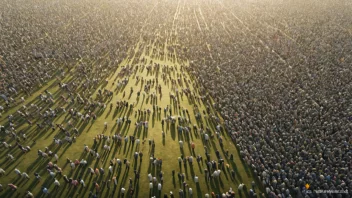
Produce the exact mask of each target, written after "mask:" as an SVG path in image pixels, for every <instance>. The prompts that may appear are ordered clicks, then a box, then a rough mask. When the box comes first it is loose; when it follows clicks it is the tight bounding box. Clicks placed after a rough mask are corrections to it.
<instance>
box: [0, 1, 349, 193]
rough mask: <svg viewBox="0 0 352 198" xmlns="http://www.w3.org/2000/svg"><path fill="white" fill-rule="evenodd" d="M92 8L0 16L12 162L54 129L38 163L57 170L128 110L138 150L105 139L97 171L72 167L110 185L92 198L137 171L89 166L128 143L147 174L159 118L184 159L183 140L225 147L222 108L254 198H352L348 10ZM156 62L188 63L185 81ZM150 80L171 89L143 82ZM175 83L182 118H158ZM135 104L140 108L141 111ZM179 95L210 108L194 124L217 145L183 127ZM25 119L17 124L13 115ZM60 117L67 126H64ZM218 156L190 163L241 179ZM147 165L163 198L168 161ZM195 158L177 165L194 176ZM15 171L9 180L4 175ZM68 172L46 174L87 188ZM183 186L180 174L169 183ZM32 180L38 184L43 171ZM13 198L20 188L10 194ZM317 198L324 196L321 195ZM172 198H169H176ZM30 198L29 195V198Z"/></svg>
mask: <svg viewBox="0 0 352 198" xmlns="http://www.w3.org/2000/svg"><path fill="white" fill-rule="evenodd" d="M96 5H97V4H96V2H95V1H84V2H82V1H73V2H62V1H55V2H42V4H41V5H36V4H34V3H32V2H21V4H19V2H17V1H14V2H10V0H5V1H2V2H1V3H0V7H2V8H1V11H2V14H1V15H0V17H1V18H0V27H2V28H0V34H1V35H2V39H3V40H4V42H0V75H1V78H0V80H1V81H0V97H1V98H0V100H1V102H0V117H1V119H2V120H4V124H2V125H3V126H1V127H0V132H1V133H3V134H5V135H6V137H5V138H3V140H2V141H1V142H2V148H4V149H5V150H6V155H4V156H6V159H9V160H10V161H15V160H17V159H16V158H17V157H18V156H20V155H18V156H13V154H12V153H11V152H7V150H9V149H11V148H14V147H18V148H20V150H21V151H22V153H23V154H25V153H27V152H33V151H31V147H32V145H34V144H35V141H36V140H37V139H38V138H40V133H42V132H43V131H46V130H49V129H50V130H52V131H55V130H58V131H59V132H58V135H56V136H55V139H54V141H53V144H52V145H51V146H50V147H49V148H42V149H43V150H44V151H41V150H38V156H40V157H43V158H46V159H47V158H50V159H52V160H54V161H55V162H57V161H58V160H60V159H59V156H58V155H57V153H56V151H54V149H55V150H56V148H59V147H60V145H63V144H73V143H74V142H75V141H76V138H79V136H80V135H81V133H82V130H83V129H84V128H83V129H81V128H80V126H81V125H84V126H85V125H86V124H89V123H93V122H94V120H96V119H97V118H99V116H100V115H102V114H103V112H104V111H105V110H107V111H108V110H109V109H110V111H111V109H112V108H113V109H117V110H116V111H117V112H125V111H126V112H127V113H126V114H125V115H124V116H120V117H118V118H117V119H116V123H115V124H116V125H117V126H118V128H119V129H122V128H128V129H129V127H130V125H131V123H134V122H132V120H133V121H135V127H136V128H137V129H140V130H141V131H143V132H142V134H143V135H142V137H139V136H136V137H135V136H134V135H133V136H128V135H124V134H121V133H117V134H114V135H112V136H106V135H104V134H102V135H101V134H99V135H98V136H97V137H96V138H95V139H94V144H93V147H94V149H90V148H89V147H88V146H86V147H85V148H84V152H86V153H87V154H88V153H89V154H88V155H87V156H86V157H87V159H85V158H84V159H75V160H70V159H67V164H69V166H70V167H71V169H72V171H73V170H75V169H77V168H82V167H83V168H84V167H85V168H87V170H88V171H89V173H90V174H91V175H92V176H96V177H98V176H101V175H107V174H109V176H108V177H103V178H105V179H103V180H101V181H102V183H99V182H98V181H95V182H94V183H93V185H94V187H95V191H94V192H93V191H91V192H90V196H92V197H94V196H99V193H100V192H101V187H100V185H104V186H106V188H110V184H112V185H115V188H116V187H117V185H118V182H117V181H116V175H114V174H115V173H116V171H117V170H118V169H121V166H122V163H123V164H124V165H125V166H126V170H127V171H129V166H130V163H131V162H130V161H129V160H128V159H117V158H113V159H112V160H111V161H110V166H109V168H108V169H106V168H105V169H104V167H98V166H97V167H93V165H92V166H91V163H92V161H93V160H98V161H99V160H100V159H101V158H102V159H103V160H107V159H106V158H105V157H107V156H109V153H110V152H111V151H113V150H114V149H115V147H116V148H117V147H123V145H124V144H126V145H127V144H132V147H133V146H134V145H135V148H136V149H135V151H133V153H134V155H133V159H132V160H133V162H132V163H136V164H137V163H138V160H137V159H138V158H139V160H140V162H142V156H143V152H141V151H140V150H139V146H141V144H144V141H146V139H147V138H148V133H147V132H148V128H149V127H150V125H151V124H148V119H149V117H150V115H152V117H153V116H154V115H155V116H157V115H159V114H160V115H162V110H163V111H164V114H163V115H164V118H163V119H162V120H160V122H161V124H162V125H163V126H164V123H165V125H169V124H171V125H172V124H175V123H177V125H178V127H177V132H178V134H179V135H180V136H184V137H185V139H180V140H179V141H178V142H177V143H178V145H179V147H180V149H181V150H182V149H184V147H185V146H184V145H186V144H189V145H192V146H191V147H194V143H192V142H191V141H190V139H189V138H187V137H188V136H189V133H191V134H192V133H194V134H196V132H199V133H200V134H201V135H202V142H203V144H204V145H202V146H206V145H207V142H208V141H209V140H210V141H214V139H215V140H216V141H217V143H219V144H220V145H222V142H223V139H222V129H221V125H220V124H221V121H220V117H218V116H217V115H216V114H215V113H214V111H212V109H213V108H214V109H216V110H217V111H218V112H220V114H221V116H222V118H223V119H224V126H225V129H226V131H227V132H228V133H229V135H230V136H231V137H232V139H233V141H234V142H235V144H236V147H237V149H238V150H239V154H240V157H241V159H242V160H243V161H244V162H245V164H246V165H247V166H248V167H250V168H251V170H252V171H253V173H254V174H255V177H256V178H257V179H258V181H259V184H258V186H257V187H256V188H255V183H253V184H252V186H251V187H252V188H250V186H248V189H246V191H247V192H248V194H249V196H252V197H255V196H257V194H259V193H258V192H257V190H258V189H259V188H262V189H263V194H265V195H264V196H265V197H292V196H293V197H317V196H322V197H329V196H336V197H348V196H351V192H352V182H351V179H352V174H351V169H352V152H351V144H352V138H351V137H352V134H351V130H352V124H351V121H352V114H351V109H352V106H351V104H352V103H351V98H352V96H351V94H352V92H351V91H352V84H351V76H352V73H351V72H352V70H351V68H350V65H351V63H352V56H351V55H350V54H351V52H352V46H351V44H352V39H351V30H350V29H349V27H351V21H350V18H351V12H349V11H350V8H351V4H348V2H347V1H342V2H340V3H338V4H333V3H332V1H326V2H324V3H321V2H318V1H314V0H309V1H308V2H307V3H304V2H303V1H285V2H281V3H279V2H277V3H272V1H262V2H256V3H251V1H235V2H234V1H227V0H222V1H221V0H219V1H211V0H201V1H187V2H186V1H172V2H171V1H166V0H165V1H152V0H151V1H150V2H144V3H141V2H139V1H134V0H133V1H102V2H100V4H98V5H97V6H96ZM312 7H314V9H315V10H314V11H312ZM19 8H20V9H19ZM327 10H328V12H325V11H327ZM44 16H45V20H43V19H44ZM160 16H162V17H160ZM146 56H148V57H150V58H148V59H147V58H145V57H146ZM154 59H155V60H161V61H165V62H169V64H170V65H173V64H175V63H178V64H180V65H181V68H178V67H176V66H175V67H174V66H165V65H160V64H156V63H152V62H149V61H150V60H154ZM123 61H125V62H126V63H127V64H126V65H124V64H122V63H123ZM120 65H123V66H121V67H119V66H120ZM116 70H119V73H118V74H117V76H116V77H115V78H114V79H113V83H112V88H111V89H110V87H108V88H106V87H105V86H106V85H107V84H108V80H107V79H108V78H109V77H111V76H112V74H113V73H114V72H115V71H116ZM144 70H147V75H150V74H156V75H158V74H160V75H161V78H159V79H158V78H156V79H148V80H147V76H144V75H145V73H143V72H144ZM112 71H113V72H112ZM175 75H176V77H175ZM188 75H189V78H188ZM134 77H136V81H135V82H134V81H133V82H132V79H133V78H134ZM52 80H53V82H55V83H54V85H52V84H51V83H50V82H51V81H52ZM158 80H159V82H158ZM131 83H136V84H139V83H140V84H141V85H142V88H141V90H134V89H133V88H131V89H130V90H128V89H125V87H126V86H127V85H129V84H131ZM169 83H170V84H171V89H170V90H171V91H169V90H168V91H169V92H170V93H169V98H170V101H172V105H170V106H158V105H157V103H156V101H158V100H159V101H160V100H163V98H165V97H168V93H167V91H165V90H162V88H161V85H160V84H169ZM191 85H192V87H193V88H194V90H192V89H191ZM45 86H48V88H47V89H45V91H43V92H41V93H40V94H39V95H38V97H37V100H35V101H27V100H26V99H27V98H29V97H31V96H33V94H36V93H37V92H36V91H37V90H38V89H40V88H43V87H45ZM52 86H55V87H56V86H57V87H58V90H59V93H60V96H59V95H58V94H55V93H51V92H50V90H49V88H51V87H52ZM115 92H118V93H119V92H121V93H122V92H123V98H119V99H118V101H117V102H116V101H112V98H113V95H114V94H115ZM163 94H164V95H163ZM132 95H133V96H135V95H136V96H137V100H136V101H133V100H132V99H131V96H132ZM179 95H185V96H186V97H187V98H189V100H190V101H192V102H193V105H195V104H197V103H199V101H202V104H205V106H206V108H205V110H204V112H202V111H201V110H199V109H197V108H195V109H194V115H195V117H196V120H198V119H200V120H202V118H203V119H206V120H209V121H210V122H211V123H212V124H214V125H215V126H216V127H215V130H214V131H213V132H214V133H212V130H211V129H209V128H208V127H207V126H194V127H193V126H188V125H187V123H188V122H190V120H191V119H190V116H189V112H188V110H187V109H184V107H183V106H180V105H178V104H179ZM93 97H94V98H93ZM141 97H143V99H144V97H146V98H148V99H149V98H150V100H151V101H153V102H152V104H153V106H152V107H153V108H150V109H138V108H137V107H136V105H135V104H136V103H138V102H139V101H138V100H139V98H141ZM132 98H134V97H132ZM38 101H39V102H38ZM197 101H198V102H197ZM25 102H26V105H24V103H25ZM57 103H59V104H60V105H59V106H58V105H56V104H57ZM199 104H200V103H199ZM15 108H16V111H15V113H14V114H13V115H8V113H7V112H8V111H11V110H13V109H15ZM175 109H176V110H175ZM181 109H183V110H181ZM190 111H191V110H190ZM3 114H4V115H5V114H6V117H4V116H2V115H3ZM177 114H179V115H177ZM60 116H64V117H65V120H66V118H67V120H69V121H67V122H65V123H57V122H56V121H57V118H59V117H60ZM24 123H26V124H27V125H29V126H32V125H34V127H36V130H38V131H40V132H37V133H36V134H35V135H33V134H31V138H30V140H31V141H33V142H30V141H29V140H28V138H27V136H28V133H29V132H27V131H24V130H19V128H20V126H22V124H24ZM104 127H105V128H106V129H109V128H110V124H109V123H107V122H106V123H104ZM164 136H165V133H164V132H162V137H163V138H164ZM11 140H14V142H13V143H12V144H13V145H11V143H10V141H11ZM100 142H102V145H100ZM31 143H33V144H31ZM148 143H149V147H150V149H151V150H152V151H155V149H160V148H155V144H154V141H153V140H149V141H148ZM96 145H99V146H100V147H97V146H96ZM97 148H99V149H101V150H99V151H98V150H97ZM51 149H52V150H53V151H51ZM208 149H209V148H208V147H205V148H204V150H205V155H203V156H202V155H199V154H197V155H195V156H193V157H195V158H196V159H195V160H196V161H197V162H198V163H200V162H203V157H204V162H205V163H206V167H205V170H206V171H204V172H205V173H206V176H205V178H204V179H205V180H206V181H208V180H210V179H211V180H216V178H218V177H219V176H220V175H221V172H222V171H228V172H229V173H230V175H231V177H232V178H235V177H236V176H235V171H234V170H233V167H231V165H230V164H228V163H226V162H224V159H223V158H225V160H233V154H231V153H228V152H223V153H220V152H219V151H217V150H216V151H213V152H215V153H216V157H217V159H213V158H211V156H210V155H208ZM22 153H21V155H22ZM99 153H100V154H101V155H100V154H99ZM151 153H152V154H151V156H150V165H151V166H155V167H157V169H158V171H159V172H156V173H154V176H153V175H152V174H151V173H147V174H146V175H148V179H149V182H150V184H149V186H150V188H151V189H158V190H159V191H160V190H161V189H162V188H163V177H164V176H163V172H162V169H161V167H162V164H163V160H162V159H160V158H158V157H156V156H154V155H153V152H151ZM193 157H192V156H183V155H181V156H180V157H178V158H177V160H178V162H179V164H180V166H182V163H183V166H185V167H186V166H187V165H192V163H193ZM61 160H62V159H61ZM105 170H107V171H106V172H105ZM22 171H23V170H19V169H17V168H16V169H15V170H14V172H15V174H17V175H18V177H19V178H26V179H29V178H30V176H28V174H27V173H26V172H22ZM5 172H6V170H5V169H2V168H1V169H0V174H1V175H4V174H5ZM62 172H63V171H62V168H61V167H59V166H58V165H57V164H54V163H53V162H50V163H49V164H48V165H47V174H49V175H50V176H51V177H53V178H56V175H58V174H59V175H62V178H63V180H64V181H65V182H66V183H67V184H70V185H72V186H79V185H81V186H83V187H85V185H91V184H86V183H85V181H84V180H83V178H81V177H77V178H75V177H70V178H69V177H68V176H66V175H65V174H64V173H62ZM134 173H135V178H134V180H133V179H132V178H131V179H130V180H129V182H130V185H129V188H128V189H127V190H126V189H125V188H124V187H123V186H122V187H121V188H120V191H119V192H120V194H122V196H124V195H125V194H126V195H127V194H128V195H130V196H133V194H134V193H135V188H134V187H135V183H134V184H132V182H133V181H134V182H135V181H137V180H139V177H140V175H139V174H140V173H139V172H138V171H137V170H134ZM41 174H42V173H41ZM160 175H161V176H160ZM175 175H176V173H175V172H174V171H173V172H172V177H175ZM34 176H35V177H36V179H37V180H40V178H41V177H40V174H39V173H37V172H35V173H34ZM158 176H159V177H158ZM177 176H178V178H179V180H180V181H181V182H182V187H183V188H181V189H180V190H179V192H178V194H179V196H180V197H185V196H186V195H187V196H192V194H193V190H192V188H191V187H190V186H188V184H187V183H186V181H185V180H184V173H181V172H179V173H177ZM114 177H115V178H114ZM167 177H169V175H167ZM154 178H155V179H154ZM196 178H197V179H196ZM53 181H54V182H53V183H54V185H55V189H56V188H59V187H60V181H59V180H57V179H55V180H53ZM194 181H198V176H195V177H194ZM195 183H197V182H195ZM307 184H308V187H307ZM8 186H9V188H10V189H13V190H16V189H17V186H16V184H14V183H10V184H8ZM244 186H245V185H244V184H242V183H240V184H239V186H238V189H237V190H238V191H239V192H241V191H242V189H243V187H244ZM249 188H250V189H249ZM1 189H3V186H1ZM256 189H257V190H256ZM319 190H326V191H324V192H323V193H321V194H319V195H318V194H317V193H316V192H317V191H319ZM328 191H329V192H330V193H327V192H328ZM332 191H333V193H334V194H331V192H332ZM247 192H246V193H247ZM42 193H44V194H49V193H51V192H49V187H48V186H43V188H42ZM168 195H169V196H171V197H173V196H174V193H173V192H171V193H168ZM168 195H165V196H168ZM26 196H27V197H33V194H32V192H29V191H28V192H26ZM152 196H154V194H152ZM155 196H156V195H155ZM209 196H213V197H216V196H219V197H220V196H222V197H234V196H235V195H234V192H233V191H232V189H230V190H229V192H223V193H222V192H221V193H218V192H215V193H213V194H211V193H210V195H209V194H206V195H205V197H209Z"/></svg>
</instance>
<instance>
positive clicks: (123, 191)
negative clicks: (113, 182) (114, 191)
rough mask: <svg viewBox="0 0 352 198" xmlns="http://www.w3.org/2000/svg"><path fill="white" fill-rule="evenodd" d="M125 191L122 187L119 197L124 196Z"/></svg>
mask: <svg viewBox="0 0 352 198" xmlns="http://www.w3.org/2000/svg"><path fill="white" fill-rule="evenodd" d="M125 191H126V189H125V188H124V187H122V188H121V197H122V198H123V197H124V196H125Z"/></svg>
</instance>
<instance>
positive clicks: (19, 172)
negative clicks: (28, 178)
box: [15, 168, 21, 177]
mask: <svg viewBox="0 0 352 198" xmlns="http://www.w3.org/2000/svg"><path fill="white" fill-rule="evenodd" d="M15 173H16V175H17V176H19V177H21V171H19V170H18V169H17V168H16V169H15Z"/></svg>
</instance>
